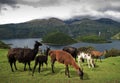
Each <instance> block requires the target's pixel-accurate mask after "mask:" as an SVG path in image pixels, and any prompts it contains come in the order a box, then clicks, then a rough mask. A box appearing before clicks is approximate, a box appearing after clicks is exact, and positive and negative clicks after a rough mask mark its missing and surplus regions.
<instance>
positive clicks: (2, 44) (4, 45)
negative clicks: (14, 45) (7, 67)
mask: <svg viewBox="0 0 120 83" xmlns="http://www.w3.org/2000/svg"><path fill="white" fill-rule="evenodd" d="M0 48H2V49H8V48H10V46H9V45H7V44H5V43H4V42H2V41H0Z"/></svg>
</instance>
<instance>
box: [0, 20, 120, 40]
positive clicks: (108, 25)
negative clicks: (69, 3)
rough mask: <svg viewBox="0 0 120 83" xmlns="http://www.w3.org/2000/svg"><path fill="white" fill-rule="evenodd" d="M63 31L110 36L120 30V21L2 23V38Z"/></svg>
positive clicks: (75, 33)
mask: <svg viewBox="0 0 120 83" xmlns="http://www.w3.org/2000/svg"><path fill="white" fill-rule="evenodd" d="M55 31H59V32H63V33H66V34H68V35H70V36H72V37H77V36H79V35H91V34H92V35H93V34H95V35H98V34H99V33H101V35H102V36H104V37H107V38H110V36H113V35H115V34H116V33H118V31H120V23H119V22H116V21H114V20H112V19H106V18H101V19H96V20H91V19H88V18H84V19H72V20H61V19H58V18H49V19H35V20H31V21H27V22H24V23H17V24H13V23H12V24H4V25H0V32H1V33H0V39H8V38H31V37H32V38H34V37H43V36H44V35H46V34H47V33H49V32H55ZM6 33H7V34H6Z"/></svg>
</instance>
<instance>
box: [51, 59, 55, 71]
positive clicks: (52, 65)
mask: <svg viewBox="0 0 120 83" xmlns="http://www.w3.org/2000/svg"><path fill="white" fill-rule="evenodd" d="M51 62H52V64H51V67H52V73H55V71H54V63H55V60H53V61H51Z"/></svg>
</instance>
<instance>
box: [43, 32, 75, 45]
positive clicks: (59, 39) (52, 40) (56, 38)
mask: <svg viewBox="0 0 120 83" xmlns="http://www.w3.org/2000/svg"><path fill="white" fill-rule="evenodd" d="M42 40H43V42H44V43H48V44H52V45H66V44H72V43H75V42H76V41H75V40H74V39H72V38H71V37H70V36H68V35H67V34H64V33H61V32H53V33H49V34H47V35H46V36H44V37H43V39H42Z"/></svg>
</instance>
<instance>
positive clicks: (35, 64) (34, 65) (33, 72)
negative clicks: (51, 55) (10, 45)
mask: <svg viewBox="0 0 120 83" xmlns="http://www.w3.org/2000/svg"><path fill="white" fill-rule="evenodd" d="M37 64H38V62H35V65H34V68H33V72H32V76H33V74H34V72H35V68H36V66H37Z"/></svg>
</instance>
